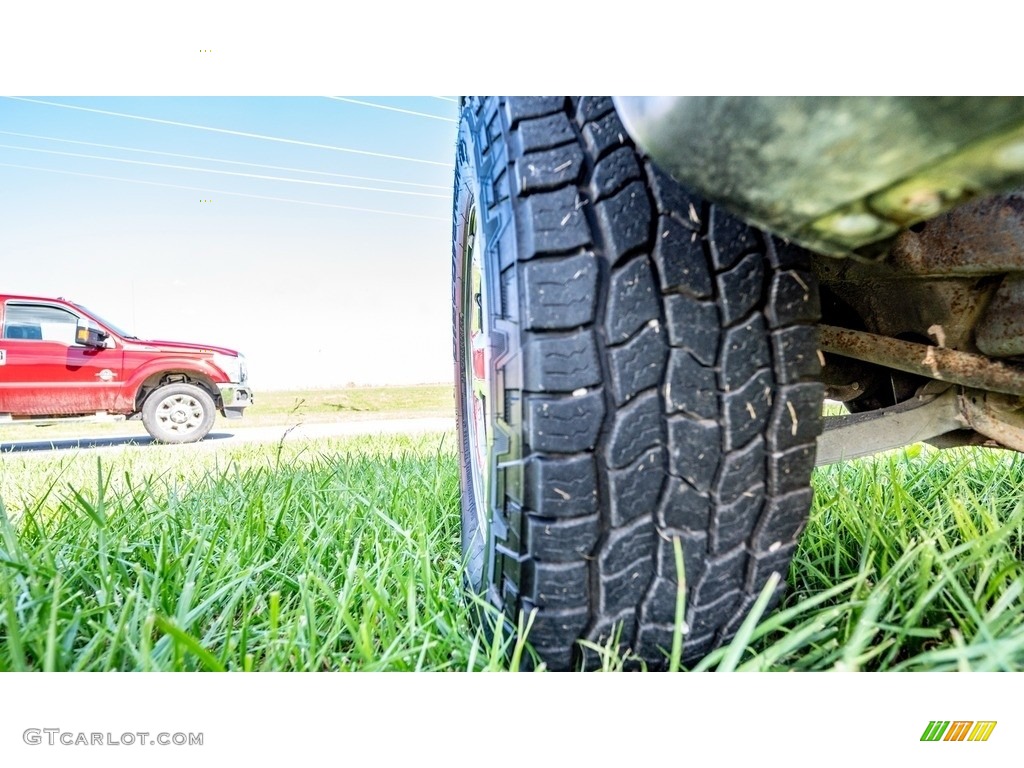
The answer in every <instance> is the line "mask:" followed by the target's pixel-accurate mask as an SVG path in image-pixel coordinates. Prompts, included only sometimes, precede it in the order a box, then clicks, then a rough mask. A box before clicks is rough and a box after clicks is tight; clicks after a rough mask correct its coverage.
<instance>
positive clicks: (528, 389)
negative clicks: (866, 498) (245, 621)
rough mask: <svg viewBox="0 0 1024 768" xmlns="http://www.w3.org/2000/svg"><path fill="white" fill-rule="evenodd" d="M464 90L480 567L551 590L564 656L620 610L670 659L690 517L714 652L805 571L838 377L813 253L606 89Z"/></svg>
mask: <svg viewBox="0 0 1024 768" xmlns="http://www.w3.org/2000/svg"><path fill="white" fill-rule="evenodd" d="M461 112H462V115H461V124H460V129H459V140H458V147H457V164H456V190H455V211H454V226H453V246H454V247H453V261H452V263H453V306H454V310H455V311H454V331H455V350H454V351H455V367H456V402H457V426H458V429H459V431H460V435H461V441H460V444H461V459H462V461H461V466H462V491H463V492H462V523H463V555H464V557H465V562H466V581H467V582H468V585H469V588H470V589H471V590H472V591H474V592H476V593H477V594H479V595H482V596H485V597H486V599H487V600H488V601H489V602H490V603H491V604H492V605H494V606H496V607H497V608H498V609H500V610H501V611H502V612H503V613H504V615H505V616H507V617H508V619H509V622H510V623H511V625H513V626H514V625H515V624H516V622H517V621H518V618H519V616H520V614H523V615H524V616H529V614H530V613H532V612H534V611H535V614H534V617H533V623H532V628H531V629H530V632H529V635H528V638H527V639H528V640H529V642H530V643H531V645H532V647H533V648H534V650H535V651H536V653H537V655H538V656H539V658H540V659H541V660H542V661H543V662H544V663H545V664H546V665H547V666H548V668H551V669H571V668H580V667H588V666H591V665H592V664H593V663H594V661H595V656H594V654H593V653H591V652H589V651H586V650H585V649H584V647H583V646H581V645H580V644H579V643H578V642H577V641H579V640H584V639H585V640H590V641H593V642H596V643H600V644H602V645H604V644H606V641H607V639H608V638H609V637H610V636H613V635H614V634H615V633H618V635H617V636H618V642H619V647H620V649H629V650H630V651H632V652H633V653H634V654H636V655H638V656H639V657H641V658H642V659H644V660H645V661H646V663H647V665H648V666H649V667H652V668H662V667H664V666H665V665H666V660H667V654H668V651H669V649H670V648H671V646H672V639H673V630H674V624H675V612H676V594H677V584H678V580H677V573H676V565H675V558H674V554H673V551H674V550H673V539H676V538H677V539H679V541H680V542H681V545H682V551H683V553H684V562H685V566H684V573H685V584H686V614H685V624H686V632H685V636H684V639H685V645H684V655H683V658H684V661H685V662H687V663H690V662H693V661H694V660H696V659H698V658H700V657H701V656H702V655H704V654H705V653H706V652H707V651H709V650H710V649H712V648H713V647H715V646H716V645H717V644H720V643H722V642H723V641H725V640H726V639H728V638H729V637H731V636H732V634H734V633H735V630H736V629H737V628H738V626H739V623H740V622H741V621H742V619H743V617H744V616H745V614H746V612H747V611H748V609H749V607H750V605H751V604H752V603H753V601H754V599H755V598H756V597H757V595H758V594H759V593H760V591H761V589H762V587H763V586H764V584H765V582H766V581H767V579H768V577H769V575H770V574H771V573H772V572H773V571H778V572H780V573H782V574H784V573H785V571H786V570H787V568H788V564H789V560H790V556H791V555H792V553H793V550H794V548H795V546H796V544H795V542H796V539H797V535H798V534H799V532H800V530H801V529H802V527H803V525H804V523H805V522H806V517H807V513H808V509H809V506H810V502H811V489H810V484H809V481H810V474H811V470H812V468H813V464H814V450H815V437H816V436H817V435H818V433H819V432H820V430H821V423H822V422H821V405H822V397H823V388H822V386H821V384H820V383H819V382H818V380H817V379H818V374H819V368H820V365H819V358H818V355H817V350H816V339H815V329H814V323H815V321H816V320H817V317H818V314H819V299H818V295H817V291H816V288H815V283H814V281H813V279H812V277H811V275H810V273H809V272H808V269H807V267H808V257H809V255H808V254H807V252H805V251H803V250H801V249H799V248H796V247H793V246H790V245H787V244H783V243H781V242H778V241H776V240H774V239H772V238H770V237H767V236H765V235H763V234H762V233H761V232H760V231H758V230H756V229H753V228H751V227H749V226H747V225H746V224H744V223H743V222H742V221H740V220H738V219H736V218H734V217H733V216H730V215H729V214H727V213H725V212H724V211H723V210H721V209H719V208H716V207H715V206H711V205H708V204H707V203H705V202H704V201H702V200H701V199H699V198H698V197H696V196H695V195H693V194H690V193H688V192H687V191H686V190H684V189H683V188H682V187H680V186H679V185H678V184H676V183H675V182H673V181H672V180H670V179H669V178H668V177H667V176H665V175H664V174H662V173H661V172H660V171H658V170H657V169H656V168H655V167H654V166H653V165H652V164H651V163H650V162H649V161H648V160H647V159H646V158H645V157H644V156H642V155H641V154H640V153H639V152H638V150H637V149H636V148H635V147H634V146H633V145H632V143H631V141H630V139H629V137H628V136H627V134H626V132H625V130H624V128H623V127H622V125H621V123H620V122H619V119H618V116H617V115H616V113H615V110H614V106H613V104H612V102H611V100H610V99H608V98H604V97H602V98H594V97H584V98H579V99H576V98H572V99H570V98H562V97H557V98H549V97H543V98H518V97H507V98H495V97H491V98H484V99H467V100H465V101H464V103H463V106H462V109H461ZM474 363H475V366H474ZM475 392H476V393H480V396H475V395H474V393H475ZM477 413H479V418H478V417H477ZM780 593H781V588H780V590H779V591H778V592H777V593H776V595H775V596H774V599H775V600H777V599H778V597H779V594H780Z"/></svg>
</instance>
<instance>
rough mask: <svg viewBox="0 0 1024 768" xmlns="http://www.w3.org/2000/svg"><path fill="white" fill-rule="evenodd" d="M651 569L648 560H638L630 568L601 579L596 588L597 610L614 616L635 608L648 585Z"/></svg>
mask: <svg viewBox="0 0 1024 768" xmlns="http://www.w3.org/2000/svg"><path fill="white" fill-rule="evenodd" d="M652 573H653V568H652V566H651V561H650V560H649V559H642V560H638V561H637V562H635V563H633V565H632V567H629V568H626V569H625V570H623V571H620V572H619V573H616V574H614V575H612V576H608V577H605V578H602V579H601V583H600V585H599V586H598V606H599V608H598V610H599V611H600V612H601V613H605V614H616V613H619V612H620V611H623V610H625V609H627V608H630V607H635V606H636V605H637V604H638V603H639V602H640V600H641V599H642V598H643V596H644V592H645V591H646V590H647V585H648V584H650V581H651V574H652Z"/></svg>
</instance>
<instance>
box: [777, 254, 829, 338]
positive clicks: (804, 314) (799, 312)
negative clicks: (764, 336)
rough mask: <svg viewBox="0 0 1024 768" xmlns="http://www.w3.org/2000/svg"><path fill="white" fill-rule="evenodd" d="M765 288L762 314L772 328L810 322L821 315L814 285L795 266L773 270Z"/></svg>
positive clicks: (811, 280) (813, 282) (816, 287)
mask: <svg viewBox="0 0 1024 768" xmlns="http://www.w3.org/2000/svg"><path fill="white" fill-rule="evenodd" d="M768 290H769V293H768V296H769V300H768V306H767V310H766V312H765V314H766V315H767V316H768V323H769V325H770V326H771V327H772V328H781V327H782V326H784V325H792V324H794V323H813V322H816V321H817V320H818V318H819V317H820V316H821V297H820V296H819V295H818V285H817V282H815V280H814V278H813V277H811V275H810V273H808V272H803V271H800V270H795V269H788V270H785V271H784V272H776V273H775V275H774V276H773V277H772V283H771V287H770V288H769V289H768Z"/></svg>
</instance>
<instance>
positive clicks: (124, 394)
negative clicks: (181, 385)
mask: <svg viewBox="0 0 1024 768" xmlns="http://www.w3.org/2000/svg"><path fill="white" fill-rule="evenodd" d="M163 373H183V374H185V375H186V376H189V377H190V378H195V379H202V380H204V381H208V382H212V383H213V384H224V383H227V382H228V379H227V377H226V376H225V375H224V373H223V371H221V370H220V369H219V368H217V367H216V366H215V365H213V363H212V362H211V361H208V360H196V359H195V358H189V357H174V356H167V357H160V358H159V359H157V360H152V361H149V362H146V363H143V364H142V365H140V366H139V367H138V368H135V369H134V370H132V372H131V375H130V376H129V377H128V378H126V379H125V382H124V386H123V387H122V388H121V393H120V395H119V396H118V402H117V406H116V407H117V410H118V411H124V412H132V411H134V410H135V401H136V398H137V396H138V392H139V388H140V387H141V386H142V385H143V384H144V383H145V382H146V380H147V379H150V378H152V377H153V376H156V375H159V374H163ZM210 394H211V395H213V396H214V397H216V396H217V389H216V387H213V388H212V389H211V392H210Z"/></svg>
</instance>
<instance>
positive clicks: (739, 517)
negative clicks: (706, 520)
mask: <svg viewBox="0 0 1024 768" xmlns="http://www.w3.org/2000/svg"><path fill="white" fill-rule="evenodd" d="M763 506H764V486H763V485H761V484H758V485H755V486H753V487H751V488H748V489H747V490H746V491H744V492H743V493H741V494H739V495H738V496H737V497H736V499H734V500H733V501H731V502H729V503H727V504H722V505H721V506H720V507H719V508H718V513H717V514H716V515H715V527H714V529H713V530H712V533H711V544H710V548H711V551H712V552H714V553H716V554H717V553H719V552H728V551H729V550H730V549H734V548H735V547H738V546H739V545H740V544H742V543H743V542H745V541H746V540H747V539H748V538H749V537H750V531H751V530H752V529H753V527H754V525H755V523H756V522H757V519H758V517H759V516H760V515H761V509H762V507H763Z"/></svg>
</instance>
